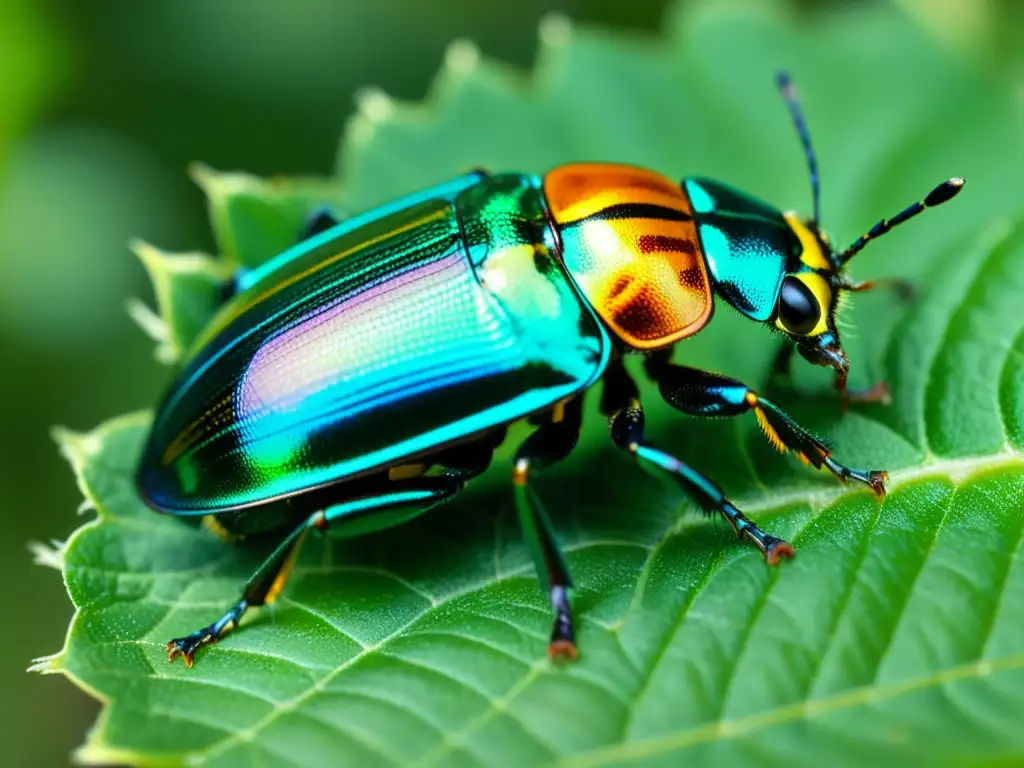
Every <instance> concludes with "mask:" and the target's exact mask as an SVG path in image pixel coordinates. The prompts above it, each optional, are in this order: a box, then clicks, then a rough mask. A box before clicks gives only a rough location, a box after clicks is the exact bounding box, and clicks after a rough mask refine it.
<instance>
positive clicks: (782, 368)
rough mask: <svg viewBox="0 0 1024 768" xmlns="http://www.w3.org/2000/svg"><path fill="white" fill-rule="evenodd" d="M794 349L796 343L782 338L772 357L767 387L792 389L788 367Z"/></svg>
mask: <svg viewBox="0 0 1024 768" xmlns="http://www.w3.org/2000/svg"><path fill="white" fill-rule="evenodd" d="M795 351H796V344H794V343H793V342H792V341H790V340H789V339H788V338H787V339H783V340H782V343H781V344H779V348H778V349H777V350H776V351H775V357H773V358H772V367H771V371H769V373H768V387H769V389H792V388H793V376H792V373H791V371H790V368H791V366H792V364H793V353H794V352H795Z"/></svg>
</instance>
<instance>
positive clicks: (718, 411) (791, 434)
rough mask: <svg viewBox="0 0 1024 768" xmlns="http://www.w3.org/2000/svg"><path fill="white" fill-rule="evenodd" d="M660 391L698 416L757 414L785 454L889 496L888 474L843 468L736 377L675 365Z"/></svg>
mask: <svg viewBox="0 0 1024 768" xmlns="http://www.w3.org/2000/svg"><path fill="white" fill-rule="evenodd" d="M658 387H659V388H660V390H661V395H662V397H664V398H665V400H666V401H668V403H669V405H671V406H672V407H674V408H677V409H679V410H680V411H682V412H683V413H689V414H693V415H694V416H739V415H741V414H744V413H747V412H748V411H753V412H754V414H755V415H756V416H757V421H758V423H759V424H760V425H761V429H762V430H763V431H764V433H765V435H766V436H767V438H768V440H769V441H770V442H771V443H772V445H774V446H775V447H776V448H778V449H779V450H780V451H784V450H790V451H792V452H793V453H795V454H796V455H797V456H798V457H799V458H800V459H801V460H802V461H804V462H805V463H807V464H811V465H813V466H815V467H817V468H818V469H821V468H822V467H825V468H826V469H828V470H829V471H830V472H831V473H832V474H833V475H835V476H836V477H838V478H839V479H840V480H842V481H843V482H844V483H845V482H848V481H850V480H856V481H857V482H859V483H864V484H865V485H867V486H869V487H870V488H871V490H873V491H874V492H875V493H876V494H878V495H879V496H882V495H884V494H885V481H886V479H887V476H886V473H885V472H880V471H877V470H861V469H851V468H850V467H847V466H844V465H842V464H840V463H839V462H838V461H836V460H835V459H833V458H832V455H831V452H830V451H829V449H828V446H826V445H825V444H824V443H823V442H821V441H820V440H819V439H818V438H816V437H814V435H812V434H811V433H810V432H808V431H807V430H806V429H804V428H803V427H801V426H800V425H799V424H797V423H796V422H795V421H794V420H793V419H792V418H790V417H789V416H788V415H787V414H786V413H785V412H783V411H782V410H781V409H779V407H778V406H776V405H775V404H774V403H772V402H771V401H770V400H768V399H766V398H763V397H760V396H759V395H758V394H757V393H756V392H754V391H753V390H752V389H750V388H749V387H748V386H746V385H745V384H743V383H742V382H740V381H737V380H736V379H731V378H728V377H727V376H721V375H719V374H717V373H709V372H707V371H701V370H698V369H696V368H685V367H683V366H681V365H669V366H666V367H665V369H664V370H663V371H662V372H661V373H660V375H659V376H658Z"/></svg>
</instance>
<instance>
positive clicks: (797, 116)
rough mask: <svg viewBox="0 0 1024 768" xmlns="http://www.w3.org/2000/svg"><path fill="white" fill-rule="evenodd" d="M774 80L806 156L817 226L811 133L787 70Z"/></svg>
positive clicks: (818, 215) (815, 161) (815, 160)
mask: <svg viewBox="0 0 1024 768" xmlns="http://www.w3.org/2000/svg"><path fill="white" fill-rule="evenodd" d="M775 80H776V82H777V83H778V85H779V93H781V94H782V98H783V100H784V101H785V102H786V106H787V107H788V108H789V114H790V116H791V117H792V118H793V125H795V126H796V132H797V134H799V136H800V143H801V144H803V147H804V156H805V157H806V158H807V170H808V171H810V174H811V197H812V200H813V204H814V207H813V209H812V210H813V216H812V218H811V222H812V223H813V224H814V227H815V228H817V226H818V223H819V222H820V221H821V206H820V203H819V198H820V197H821V192H820V189H819V187H818V158H817V157H815V155H814V147H812V146H811V134H810V133H809V132H808V130H807V123H806V122H805V121H804V111H803V108H802V107H801V106H800V99H799V98H798V97H797V94H796V86H795V85H793V81H792V80H791V79H790V77H789V73H788V72H779V73H778V74H777V75H776V76H775Z"/></svg>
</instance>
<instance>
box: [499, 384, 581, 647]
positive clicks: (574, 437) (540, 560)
mask: <svg viewBox="0 0 1024 768" xmlns="http://www.w3.org/2000/svg"><path fill="white" fill-rule="evenodd" d="M559 411H561V412H559ZM554 417H561V418H558V419H557V420H555V419H554ZM581 419H582V398H578V397H577V398H576V399H574V400H572V401H570V402H569V403H568V404H567V405H565V406H564V408H561V409H558V408H556V411H555V413H554V414H553V420H551V421H548V422H547V423H545V424H543V425H542V426H540V427H539V428H538V429H537V430H536V431H535V432H533V433H532V434H531V435H530V436H529V437H527V438H526V440H524V441H523V444H522V445H521V446H520V447H519V450H518V451H516V457H515V471H514V473H513V475H512V479H513V482H514V489H515V500H516V511H517V512H518V513H519V522H520V524H521V525H522V528H523V536H524V537H525V538H526V542H527V544H528V545H529V547H530V554H531V555H532V556H533V562H534V566H535V567H536V569H537V576H538V578H539V579H540V582H541V588H542V589H543V590H544V592H545V593H546V594H547V596H548V599H549V600H550V601H551V608H552V609H553V610H554V612H555V621H554V626H553V627H552V630H551V643H550V644H549V645H548V656H550V657H551V658H552V659H563V660H570V661H571V660H573V659H575V658H576V656H577V650H576V634H575V632H574V631H573V626H572V611H571V609H570V606H569V594H568V591H569V589H570V588H572V579H571V578H570V577H569V569H568V568H567V567H566V565H565V559H564V558H563V557H562V552H561V550H560V549H559V547H558V543H557V542H556V541H555V536H554V531H553V530H552V527H551V521H550V520H549V519H548V516H547V513H546V512H545V511H544V506H543V505H542V504H541V501H540V499H539V498H538V497H537V494H536V493H535V492H534V490H533V489H532V488H530V486H529V475H530V472H531V471H532V470H534V469H541V468H543V467H546V466H549V465H551V464H553V463H554V462H556V461H558V460H560V459H563V458H565V457H566V456H568V455H569V454H570V453H571V452H572V449H573V448H575V447H576V442H577V441H578V440H579V436H580V421H581Z"/></svg>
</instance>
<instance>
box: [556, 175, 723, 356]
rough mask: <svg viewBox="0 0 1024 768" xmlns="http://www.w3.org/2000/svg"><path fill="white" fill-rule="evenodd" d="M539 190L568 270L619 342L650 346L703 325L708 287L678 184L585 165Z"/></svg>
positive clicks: (687, 206) (709, 301) (708, 312)
mask: <svg viewBox="0 0 1024 768" xmlns="http://www.w3.org/2000/svg"><path fill="white" fill-rule="evenodd" d="M544 192H545V195H546V196H547V200H548V205H549V206H550V208H551V213H552V217H553V218H554V220H555V222H556V223H557V226H558V229H559V233H560V236H561V239H562V259H563V261H564V263H565V267H566V269H567V270H568V271H569V273H570V274H571V275H572V276H573V278H575V280H576V282H577V284H578V285H579V286H580V290H581V291H582V292H583V294H584V295H585V296H586V297H587V299H589V300H590V302H591V304H592V305H593V306H594V308H595V309H596V310H597V312H598V314H600V315H601V317H602V319H603V320H604V321H605V322H606V323H607V324H608V325H609V326H611V328H612V330H613V331H615V333H616V334H617V335H618V336H619V337H620V338H621V339H622V340H623V341H624V342H626V343H627V344H629V345H630V346H633V347H636V348H638V349H652V348H656V347H661V346H665V345H668V344H671V343H673V342H676V341H678V340H679V339H681V338H684V337H685V336H689V335H691V334H694V333H696V332H697V331H699V330H700V329H701V328H703V327H704V325H705V323H707V321H708V318H709V317H710V316H711V310H712V296H711V287H710V284H709V282H708V275H707V270H706V269H705V265H704V259H703V256H702V253H701V250H700V241H699V240H698V238H697V230H696V228H695V226H694V223H693V211H692V210H691V208H690V203H689V200H687V198H686V196H685V195H684V194H683V191H682V188H681V187H680V185H679V184H676V183H674V182H672V181H670V180H669V179H667V178H665V177H664V176H661V175H660V174H657V173H654V172H652V171H647V170H644V169H641V168H634V167H632V166H627V165H612V164H605V163H585V164H574V165H565V166H562V167H560V168H556V169H555V170H553V171H551V172H550V173H548V174H547V176H545V178H544Z"/></svg>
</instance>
